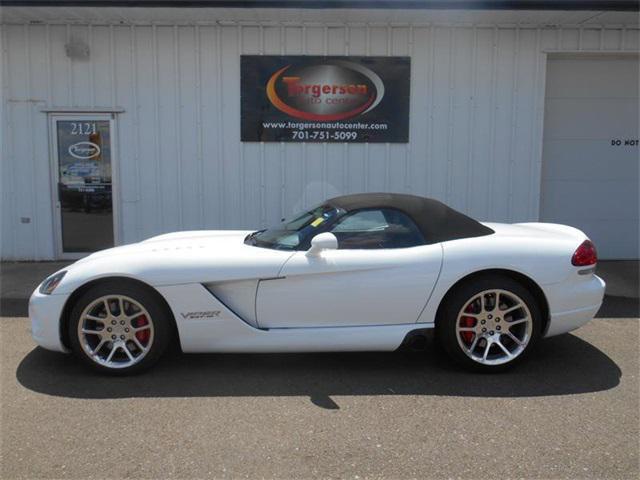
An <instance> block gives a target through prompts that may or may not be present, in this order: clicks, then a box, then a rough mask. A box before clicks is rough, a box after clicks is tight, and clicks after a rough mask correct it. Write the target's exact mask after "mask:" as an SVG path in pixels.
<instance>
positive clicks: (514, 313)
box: [456, 289, 533, 365]
mask: <svg viewBox="0 0 640 480" xmlns="http://www.w3.org/2000/svg"><path fill="white" fill-rule="evenodd" d="M532 331H533V319H532V316H531V312H530V311H529V308H528V307H527V305H526V303H525V302H524V300H522V299H521V298H520V297H519V296H517V295H516V294H514V293H513V292H509V291H507V290H499V289H492V290H485V291H483V292H480V293H478V294H476V295H474V296H473V297H472V298H470V299H469V300H468V301H467V302H466V303H465V304H464V306H463V307H462V309H461V310H460V312H459V313H458V317H457V319H456V338H457V339H458V344H459V345H460V348H462V351H463V352H464V353H465V354H466V355H467V356H468V357H469V358H471V359H472V360H474V361H475V362H478V363H480V364H482V365H502V364H505V363H508V362H510V361H512V360H514V359H515V358H516V357H518V356H519V355H520V354H522V352H524V350H525V349H526V348H527V345H528V344H529V341H530V340H531V334H532Z"/></svg>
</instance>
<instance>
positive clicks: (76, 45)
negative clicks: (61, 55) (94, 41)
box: [64, 37, 90, 60]
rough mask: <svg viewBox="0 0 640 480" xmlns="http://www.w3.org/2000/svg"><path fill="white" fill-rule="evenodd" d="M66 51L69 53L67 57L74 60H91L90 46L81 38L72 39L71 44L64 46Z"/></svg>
mask: <svg viewBox="0 0 640 480" xmlns="http://www.w3.org/2000/svg"><path fill="white" fill-rule="evenodd" d="M64 50H65V52H66V53H67V57H69V58H70V59H72V60H88V59H89V53H90V52H89V45H87V44H86V43H84V41H82V40H81V39H79V38H73V37H72V38H71V40H69V43H67V44H66V45H65V46H64Z"/></svg>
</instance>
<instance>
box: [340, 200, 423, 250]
mask: <svg viewBox="0 0 640 480" xmlns="http://www.w3.org/2000/svg"><path fill="white" fill-rule="evenodd" d="M330 231H331V233H333V234H334V235H335V236H336V238H337V239H338V248H339V249H378V248H408V247H415V246H416V245H423V244H424V238H423V236H422V233H421V232H420V230H418V227H416V225H415V223H413V221H412V220H411V219H410V218H409V217H408V216H407V215H406V214H404V213H402V212H400V211H399V210H393V209H369V210H359V211H356V212H353V213H349V214H347V215H345V216H344V217H342V218H341V219H340V220H338V222H337V223H336V225H334V226H333V228H331V230H330Z"/></svg>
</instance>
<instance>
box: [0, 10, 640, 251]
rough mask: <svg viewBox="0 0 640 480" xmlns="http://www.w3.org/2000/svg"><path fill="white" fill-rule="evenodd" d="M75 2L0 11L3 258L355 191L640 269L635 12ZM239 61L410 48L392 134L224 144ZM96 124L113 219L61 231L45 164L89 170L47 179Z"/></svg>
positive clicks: (261, 221)
mask: <svg viewBox="0 0 640 480" xmlns="http://www.w3.org/2000/svg"><path fill="white" fill-rule="evenodd" d="M54 3H56V5H55V6H53V4H54ZM79 3H83V2H64V1H62V2H51V1H50V2H47V1H35V2H34V1H9V2H7V1H2V2H0V4H1V5H2V6H0V8H1V11H0V15H1V22H2V24H1V27H0V28H1V32H0V33H1V37H0V38H1V42H2V43H1V50H2V67H1V68H2V77H1V82H2V85H1V87H2V130H1V132H2V133H1V135H2V136H1V137H0V142H1V144H2V150H1V155H2V161H1V170H0V176H1V188H2V192H1V202H2V206H1V209H2V210H1V211H2V223H1V229H2V230H1V237H0V242H1V250H0V252H1V257H2V259H5V260H42V259H54V258H62V257H65V256H68V255H71V256H73V255H75V254H78V253H79V252H86V251H90V250H91V249H92V245H94V246H96V248H97V247H98V246H99V247H100V248H102V247H104V246H105V245H107V246H108V244H111V243H115V244H122V243H130V242H134V241H138V240H141V239H144V238H146V237H150V236H152V235H156V234H159V233H161V232H167V231H173V230H185V229H203V228H208V229H217V228H233V229H237V228H243V229H244V228H246V229H257V228H259V227H262V226H265V225H268V224H273V223H275V222H278V221H279V220H280V219H281V218H282V217H286V216H289V215H290V214H292V213H294V211H297V210H299V209H301V208H304V207H308V206H310V205H311V204H314V203H317V202H319V201H321V200H323V199H325V198H327V197H330V196H335V195H337V194H342V193H352V192H364V191H393V192H411V193H416V194H421V195H426V196H430V197H434V198H437V199H440V200H443V201H444V202H446V203H448V204H449V205H451V206H452V207H454V208H456V209H458V210H460V211H462V212H465V213H467V214H469V215H471V216H473V217H475V218H478V219H480V220H491V221H504V222H522V221H538V220H541V221H552V222H560V223H567V224H570V225H574V226H577V227H579V228H582V229H583V230H585V231H586V232H587V233H588V234H589V235H590V236H591V237H592V238H593V239H594V241H595V242H596V244H597V245H598V247H599V250H600V256H601V257H603V258H638V256H639V254H638V229H639V225H638V209H639V206H638V152H639V150H638V97H639V96H638V53H639V38H640V37H639V30H638V12H637V8H638V4H637V2H634V1H631V2H625V1H619V2H612V1H575V2H572V1H562V2H555V5H552V4H554V2H550V1H547V2H545V1H538V2H527V1H523V2H518V1H509V2H500V1H493V2H491V1H490V2H456V1H450V2H444V1H438V2H429V1H426V0H425V1H408V2H402V1H401V2H396V4H394V5H392V6H394V7H399V8H378V7H383V6H385V7H389V6H390V4H392V3H393V2H376V1H367V2H364V1H353V2H331V1H328V2H320V4H321V5H318V3H316V4H313V2H303V1H280V2H265V6H264V8H259V9H256V8H243V7H246V6H247V5H248V4H255V3H256V2H243V1H241V0H237V1H236V2H229V1H226V2H220V1H218V2H216V1H209V2H186V4H189V5H190V6H189V7H188V8H187V7H182V8H179V7H181V2H180V1H179V0H175V1H172V2H167V1H160V2H154V1H152V0H148V1H145V0H142V1H134V2H129V5H130V6H122V5H123V4H124V3H126V2H110V1H98V0H95V1H93V2H91V1H87V2H84V3H86V4H87V6H77V4H79ZM528 3H529V4H532V5H533V6H530V5H527V4H528ZM65 4H68V5H67V6H64V5H65ZM345 4H346V5H347V6H348V7H350V8H301V7H318V6H325V7H326V6H328V7H344V6H345ZM167 5H168V6H167ZM230 5H231V6H230ZM236 5H237V7H235V8H234V6H236ZM449 6H450V9H449V10H443V9H442V8H444V7H449ZM487 6H489V7H490V8H492V9H486V7H487ZM434 7H436V8H434ZM461 7H466V8H461ZM527 7H530V8H534V7H535V8H536V9H531V10H527V9H523V8H527ZM540 8H542V9H540ZM558 8H560V9H558ZM242 54H255V55H261V54H276V55H280V54H287V55H289V54H291V55H294V54H295V55H347V56H348V55H358V56H369V55H371V56H387V55H397V56H408V57H410V59H411V79H410V119H409V120H410V123H409V129H410V130H409V142H408V143H404V144H384V143H383V144H380V143H378V144H367V143H359V144H347V143H343V144H341V143H280V142H278V143H267V142H263V143H261V142H245V143H243V142H241V141H240V55H242ZM65 122H66V123H65ZM92 122H93V123H92ZM96 122H97V123H96ZM83 124H84V125H85V127H83ZM86 125H90V126H89V127H86ZM95 125H98V129H99V130H100V132H99V134H100V135H102V136H101V139H102V141H103V142H104V143H102V145H103V147H102V152H101V153H100V155H104V158H105V159H107V163H108V165H107V167H108V170H109V171H108V172H107V173H105V171H101V172H102V173H100V175H103V176H105V175H108V176H109V177H111V182H112V183H111V186H110V188H111V189H112V190H111V191H112V193H113V195H112V196H111V195H109V197H112V207H113V214H112V215H111V214H109V215H97V217H100V218H98V219H96V218H93V217H91V218H90V219H86V220H82V218H84V217H78V218H80V220H79V221H76V220H73V219H72V218H71V217H69V218H71V219H69V218H67V219H66V220H64V221H62V220H61V215H63V214H62V213H61V210H60V208H59V204H60V199H61V196H62V195H69V192H66V193H65V192H63V191H62V189H61V188H60V187H59V185H58V181H59V176H60V175H61V174H62V173H61V172H62V171H63V170H64V174H65V175H69V176H73V175H76V176H78V175H82V173H81V172H80V171H79V170H81V169H82V168H85V169H89V170H91V169H96V168H98V167H96V165H94V164H91V162H89V163H88V164H87V163H86V162H85V164H83V165H81V166H78V165H75V164H73V165H72V164H69V165H66V164H65V166H64V168H63V165H62V157H61V156H60V155H62V154H61V153H60V152H62V150H63V149H62V148H60V145H59V144H60V143H61V142H64V141H65V140H64V135H63V133H64V132H63V133H60V132H62V131H63V130H64V129H65V128H67V130H68V131H67V133H71V131H72V130H73V129H78V128H79V129H80V132H81V133H86V134H87V135H89V136H90V135H92V134H94V135H96V131H95V128H96V127H95ZM83 128H89V129H92V128H93V131H88V132H82V129H83ZM61 129H62V130H61ZM65 135H66V134H65ZM80 143H87V142H80ZM85 147H86V145H85ZM73 148H74V149H75V150H73V151H74V152H75V153H76V154H77V155H79V157H82V155H83V151H82V145H80V146H79V147H78V144H75V145H73ZM90 148H92V147H90ZM70 151H71V150H70ZM93 153H95V152H93ZM71 154H72V155H74V154H73V153H71ZM65 155H66V150H65ZM74 157H76V158H79V157H77V156H76V155H74ZM100 168H103V167H100ZM74 169H75V170H74ZM98 183H99V182H98ZM98 183H96V185H95V186H91V185H90V186H88V187H87V186H85V189H89V190H91V191H92V192H93V193H94V194H95V192H98V193H99V192H100V188H104V185H102V184H100V185H98ZM94 190H95V191H94ZM96 195H97V194H96ZM105 198H106V197H101V196H100V195H97V196H94V197H92V200H91V201H90V203H91V204H89V205H87V200H86V199H85V200H77V199H76V200H77V201H78V202H82V201H84V202H85V203H84V204H83V206H82V208H84V209H85V210H84V211H91V210H93V211H100V205H99V204H100V202H103V201H104V200H105ZM76 200H72V201H76ZM94 203H96V204H95V205H94ZM73 215H75V213H74V214H73ZM94 217H95V216H94ZM105 222H106V223H105ZM87 232H89V236H88V237H87ZM83 235H84V237H83ZM83 238H84V239H85V240H82V239H83ZM77 239H80V240H78V241H77V242H76V243H75V244H74V241H76V240H77ZM87 239H88V240H87ZM83 242H85V243H84V244H83ZM87 242H88V243H87ZM92 242H93V243H92ZM74 245H75V246H74Z"/></svg>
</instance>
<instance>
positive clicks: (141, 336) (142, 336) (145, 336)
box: [135, 315, 151, 345]
mask: <svg viewBox="0 0 640 480" xmlns="http://www.w3.org/2000/svg"><path fill="white" fill-rule="evenodd" d="M148 324H149V320H147V317H146V316H144V315H141V316H140V317H138V318H136V324H135V327H136V328H140V327H144V326H145V325H148ZM150 335H151V329H149V328H145V329H144V330H140V331H139V332H136V338H137V339H138V341H139V342H140V343H142V344H143V345H144V344H145V343H147V342H148V341H149V336H150Z"/></svg>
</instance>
